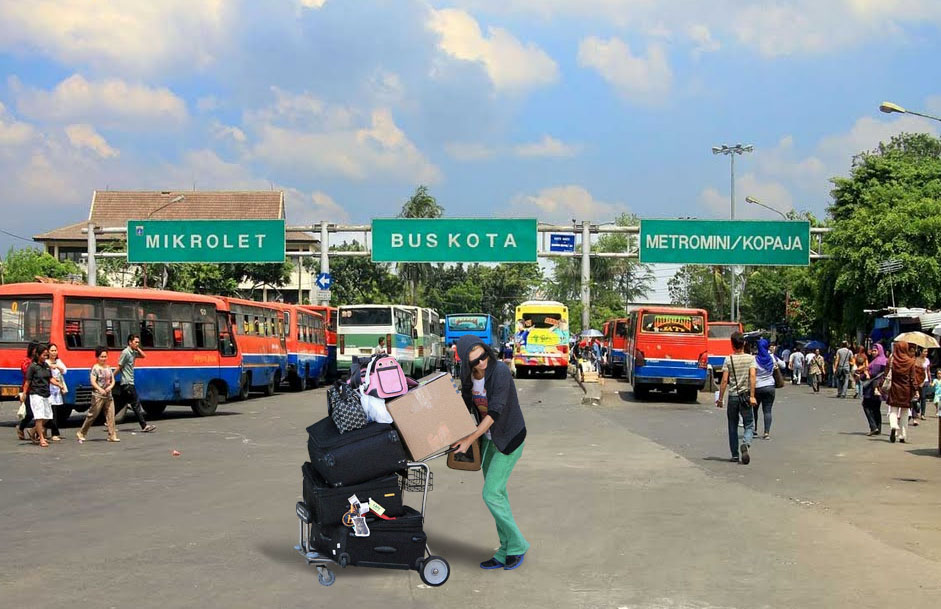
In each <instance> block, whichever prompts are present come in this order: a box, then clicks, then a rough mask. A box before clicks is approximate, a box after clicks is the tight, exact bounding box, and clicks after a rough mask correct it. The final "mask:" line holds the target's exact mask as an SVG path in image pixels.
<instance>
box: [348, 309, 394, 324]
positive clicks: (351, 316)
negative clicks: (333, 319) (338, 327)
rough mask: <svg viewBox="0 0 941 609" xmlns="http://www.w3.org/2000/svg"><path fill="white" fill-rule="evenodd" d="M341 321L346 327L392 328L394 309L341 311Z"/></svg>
mask: <svg viewBox="0 0 941 609" xmlns="http://www.w3.org/2000/svg"><path fill="white" fill-rule="evenodd" d="M340 320H341V323H342V324H343V325H344V326H391V325H392V307H385V308H382V309H376V308H371V307H370V308H366V307H364V308H362V309H341V310H340Z"/></svg>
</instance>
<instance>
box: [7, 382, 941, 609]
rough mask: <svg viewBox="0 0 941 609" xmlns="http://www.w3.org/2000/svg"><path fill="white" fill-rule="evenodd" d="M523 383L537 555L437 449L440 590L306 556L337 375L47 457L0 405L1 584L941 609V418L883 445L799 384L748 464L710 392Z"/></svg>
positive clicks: (170, 596)
mask: <svg viewBox="0 0 941 609" xmlns="http://www.w3.org/2000/svg"><path fill="white" fill-rule="evenodd" d="M518 386H519V390H520V399H521V402H522V404H523V407H524V412H525V416H526V420H527V425H528V428H529V436H528V439H527V442H526V445H525V449H524V455H523V457H522V459H521V460H520V461H519V463H518V465H517V467H516V470H515V471H514V475H513V478H512V479H511V481H510V486H509V491H510V497H511V501H512V503H513V508H514V512H515V514H516V517H517V520H518V522H519V524H520V527H521V528H522V530H523V532H524V534H525V535H526V536H527V537H528V538H529V541H530V542H531V544H532V548H531V550H530V552H529V554H528V555H527V557H526V561H525V563H524V565H523V566H522V567H521V568H519V569H517V570H515V571H507V572H504V571H502V570H500V571H486V572H485V571H482V570H480V569H479V567H478V566H477V564H478V563H479V562H480V561H481V560H484V559H485V558H487V557H489V556H490V555H491V553H492V551H493V548H494V546H495V545H496V544H497V540H496V534H495V531H494V528H493V521H492V519H491V517H490V515H489V513H488V512H487V510H486V508H485V506H484V505H483V502H482V500H481V499H480V491H481V486H482V480H481V475H480V473H479V472H458V471H453V470H449V469H447V468H446V467H445V466H444V463H443V462H442V461H440V460H439V461H434V462H432V468H433V470H434V474H435V479H434V490H433V491H432V492H431V493H430V494H429V498H428V509H427V512H426V531H427V533H428V538H429V544H430V546H431V549H432V551H433V552H434V553H435V554H439V555H441V556H443V557H445V558H446V559H447V560H448V562H449V563H450V565H451V575H450V580H449V581H448V582H447V583H446V584H445V585H444V586H442V587H440V588H429V587H427V586H425V585H424V584H422V583H421V580H420V578H419V576H418V574H417V573H416V572H413V571H412V572H403V571H386V570H379V569H366V568H354V567H349V568H346V569H339V568H338V569H336V583H335V584H334V585H333V586H331V587H322V586H320V585H319V584H318V583H317V578H316V571H315V569H313V568H310V567H307V566H306V564H305V562H304V560H303V559H302V558H301V557H300V556H299V555H297V554H296V553H295V552H294V550H293V545H294V544H295V543H296V539H297V519H296V517H295V515H294V503H295V502H296V501H297V500H298V499H299V498H300V493H301V472H300V466H301V464H302V463H303V462H304V460H305V459H306V434H305V431H304V428H305V427H306V426H307V425H309V424H311V423H313V422H314V421H316V420H317V419H319V418H321V417H322V416H324V415H325V413H326V404H325V400H324V391H323V390H315V391H308V392H305V393H296V394H292V393H286V394H280V395H277V396H275V397H271V398H255V399H252V400H250V401H247V402H234V403H230V404H223V405H221V406H220V408H219V414H218V415H217V416H215V417H210V418H202V419H201V418H195V417H193V415H192V414H191V413H190V412H189V410H188V409H172V408H171V409H170V410H168V411H167V413H166V414H165V416H164V417H163V418H162V419H158V420H156V421H155V422H156V423H157V425H158V431H157V433H155V434H140V433H136V434H135V433H134V432H135V427H136V425H135V424H133V423H124V424H122V425H121V426H120V433H121V437H122V439H123V441H122V442H121V443H120V444H109V443H107V442H105V441H104V439H105V434H104V433H103V432H102V431H101V430H99V429H95V430H93V431H92V432H91V436H90V437H91V438H92V439H93V441H89V442H87V443H85V444H84V445H79V444H78V443H77V442H75V440H74V433H75V429H76V426H77V424H78V422H79V418H78V416H73V419H72V422H71V424H70V426H69V428H68V429H67V430H66V431H65V434H66V436H67V439H66V441H65V442H63V443H62V444H59V445H53V446H51V447H50V448H48V449H39V448H36V447H34V446H31V445H29V444H25V443H20V442H18V441H16V439H15V435H14V432H13V429H12V426H13V421H14V413H15V408H14V405H13V404H12V403H10V402H3V403H0V438H2V440H0V523H2V525H0V540H2V545H0V559H2V564H3V565H4V569H2V570H0V598H2V599H3V605H4V606H10V607H15V606H29V607H36V608H41V607H62V606H66V605H79V606H88V607H140V608H148V607H161V608H165V607H196V606H203V607H207V606H208V607H217V606H218V607H222V606H225V607H305V608H306V607H310V606H332V605H333V604H341V603H342V604H343V605H344V606H356V607H363V608H369V607H382V608H388V607H466V606H469V605H473V606H489V607H498V606H512V607H613V608H620V607H631V608H651V609H652V608H661V607H662V608H671V609H673V608H696V609H706V608H739V607H741V608H744V607H749V608H752V607H885V606H894V605H898V604H901V605H903V606H905V607H934V606H937V604H938V599H939V598H941V596H939V593H941V584H939V582H941V565H939V563H938V555H939V553H938V551H937V548H938V547H939V546H941V533H939V531H941V525H934V524H933V523H934V522H935V519H936V517H937V518H941V514H939V513H938V507H939V500H941V491H939V486H938V482H939V479H941V459H938V458H937V457H934V456H933V455H930V454H929V451H930V447H931V445H930V442H929V436H931V437H933V438H935V439H936V438H937V430H936V428H933V427H920V428H918V429H916V430H913V431H912V439H913V443H912V444H909V445H899V444H889V443H888V442H887V441H885V438H883V440H882V441H881V442H880V441H879V440H871V439H869V438H866V437H865V436H862V435H858V433H859V432H861V431H864V427H865V423H864V419H863V417H862V413H861V412H857V410H858V403H850V402H849V401H848V400H847V401H842V400H835V399H833V398H824V397H821V398H816V397H813V396H811V397H807V396H806V395H804V394H802V393H801V392H802V389H801V388H796V389H793V388H790V387H789V388H785V389H784V390H782V391H781V393H780V396H779V400H780V401H779V402H778V404H777V406H779V408H778V409H776V411H775V413H776V415H777V416H776V418H775V427H774V428H773V439H772V440H771V441H761V440H756V442H755V447H754V449H753V454H754V461H753V462H752V464H751V465H749V466H741V465H737V464H731V463H728V461H727V458H728V454H727V451H728V448H727V443H726V441H725V437H724V430H725V418H724V416H725V414H724V412H722V411H717V410H716V409H715V408H714V406H712V405H711V404H709V403H708V402H709V401H710V400H709V396H708V395H706V394H703V395H702V396H701V398H700V403H699V404H695V405H689V404H679V403H672V402H671V401H670V400H666V401H663V402H655V403H653V402H651V403H636V402H634V401H633V400H632V396H631V393H630V390H629V386H627V385H622V384H619V383H612V382H610V381H609V382H608V383H607V384H606V385H605V399H604V400H603V401H602V403H601V404H600V405H598V406H583V405H582V404H581V390H580V389H579V388H578V387H577V386H576V385H575V384H574V383H572V382H571V381H556V380H548V379H533V380H524V381H519V382H518ZM619 390H621V391H620V392H619ZM933 423H934V422H933ZM935 424H936V423H935ZM930 429H933V430H934V431H933V435H932V434H931V433H929V430H930ZM935 449H936V445H935ZM173 450H177V451H179V452H180V453H181V454H180V456H176V457H174V456H172V454H171V451H173ZM911 480H913V481H911ZM408 500H409V503H411V504H412V505H416V504H417V503H418V502H419V501H420V496H419V495H415V494H410V495H409V497H408Z"/></svg>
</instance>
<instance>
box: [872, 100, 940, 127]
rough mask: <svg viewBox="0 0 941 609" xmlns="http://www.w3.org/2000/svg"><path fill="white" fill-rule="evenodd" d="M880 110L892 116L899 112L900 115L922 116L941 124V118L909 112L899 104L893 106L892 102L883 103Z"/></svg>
mask: <svg viewBox="0 0 941 609" xmlns="http://www.w3.org/2000/svg"><path fill="white" fill-rule="evenodd" d="M879 110H881V111H882V112H885V113H886V114H892V113H893V112H898V113H899V114H914V115H915V116H920V117H922V118H930V119H931V120H933V121H938V122H941V118H939V117H937V116H932V115H930V114H925V113H923V112H915V111H914V110H908V109H906V108H903V107H902V106H900V105H898V104H893V103H892V102H887V101H885V102H882V103H881V104H879Z"/></svg>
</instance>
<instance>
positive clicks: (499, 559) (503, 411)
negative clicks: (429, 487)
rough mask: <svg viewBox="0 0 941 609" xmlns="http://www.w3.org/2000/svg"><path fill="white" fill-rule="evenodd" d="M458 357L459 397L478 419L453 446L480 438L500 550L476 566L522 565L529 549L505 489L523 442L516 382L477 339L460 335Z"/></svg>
mask: <svg viewBox="0 0 941 609" xmlns="http://www.w3.org/2000/svg"><path fill="white" fill-rule="evenodd" d="M457 355H458V357H459V358H460V360H461V373H460V378H461V395H462V397H463V398H464V403H465V404H466V405H467V407H468V409H470V410H471V412H473V413H476V414H477V419H478V420H479V421H480V423H479V424H478V425H477V429H476V430H475V431H474V433H472V434H470V435H468V436H466V437H464V438H462V439H461V440H460V441H458V442H455V443H454V444H453V445H452V446H451V447H452V448H453V449H454V450H455V451H456V452H459V453H464V452H467V450H468V448H470V446H471V445H473V443H474V442H475V441H476V440H477V439H478V438H479V439H480V452H481V455H482V463H481V470H483V472H484V489H483V499H484V503H486V504H487V508H488V509H489V510H490V513H491V514H492V515H493V519H494V521H495V522H496V525H497V536H498V537H499V539H500V549H499V550H497V552H496V554H494V555H493V557H492V558H490V559H488V560H485V561H484V562H482V563H480V568H481V569H506V570H511V569H515V568H517V567H519V566H520V565H522V564H523V557H524V556H525V554H526V551H527V550H529V542H528V541H526V538H525V537H523V534H522V533H521V532H520V530H519V527H518V526H517V525H516V520H515V519H514V518H513V512H512V510H511V509H510V498H509V495H508V494H507V490H506V484H507V481H508V480H509V479H510V474H512V473H513V467H514V466H515V465H516V462H517V461H518V460H519V458H520V456H521V455H522V454H523V445H524V442H525V440H526V423H525V422H524V421H523V411H522V410H521V409H520V404H519V398H518V397H517V395H516V385H515V384H514V383H513V375H512V374H511V373H510V369H509V368H508V367H507V365H506V364H504V363H503V362H501V361H497V359H496V357H494V355H493V353H492V352H491V351H490V349H488V348H487V346H486V345H485V344H484V343H483V342H482V341H481V340H480V339H479V338H477V337H475V336H462V337H461V338H460V339H459V340H458V341H457Z"/></svg>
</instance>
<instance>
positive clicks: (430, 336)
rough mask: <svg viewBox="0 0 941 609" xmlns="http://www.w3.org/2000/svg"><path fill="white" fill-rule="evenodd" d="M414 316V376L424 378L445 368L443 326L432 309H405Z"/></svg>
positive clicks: (438, 316) (439, 317)
mask: <svg viewBox="0 0 941 609" xmlns="http://www.w3.org/2000/svg"><path fill="white" fill-rule="evenodd" d="M405 308H406V309H408V310H410V311H411V312H412V313H413V314H414V315H415V328H416V330H417V331H418V333H417V338H416V339H415V374H417V375H419V376H425V375H426V374H430V373H432V372H434V371H436V370H443V369H444V368H445V366H446V358H445V347H444V326H443V325H442V323H441V316H440V315H438V312H437V311H435V310H434V309H426V308H423V307H405Z"/></svg>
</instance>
